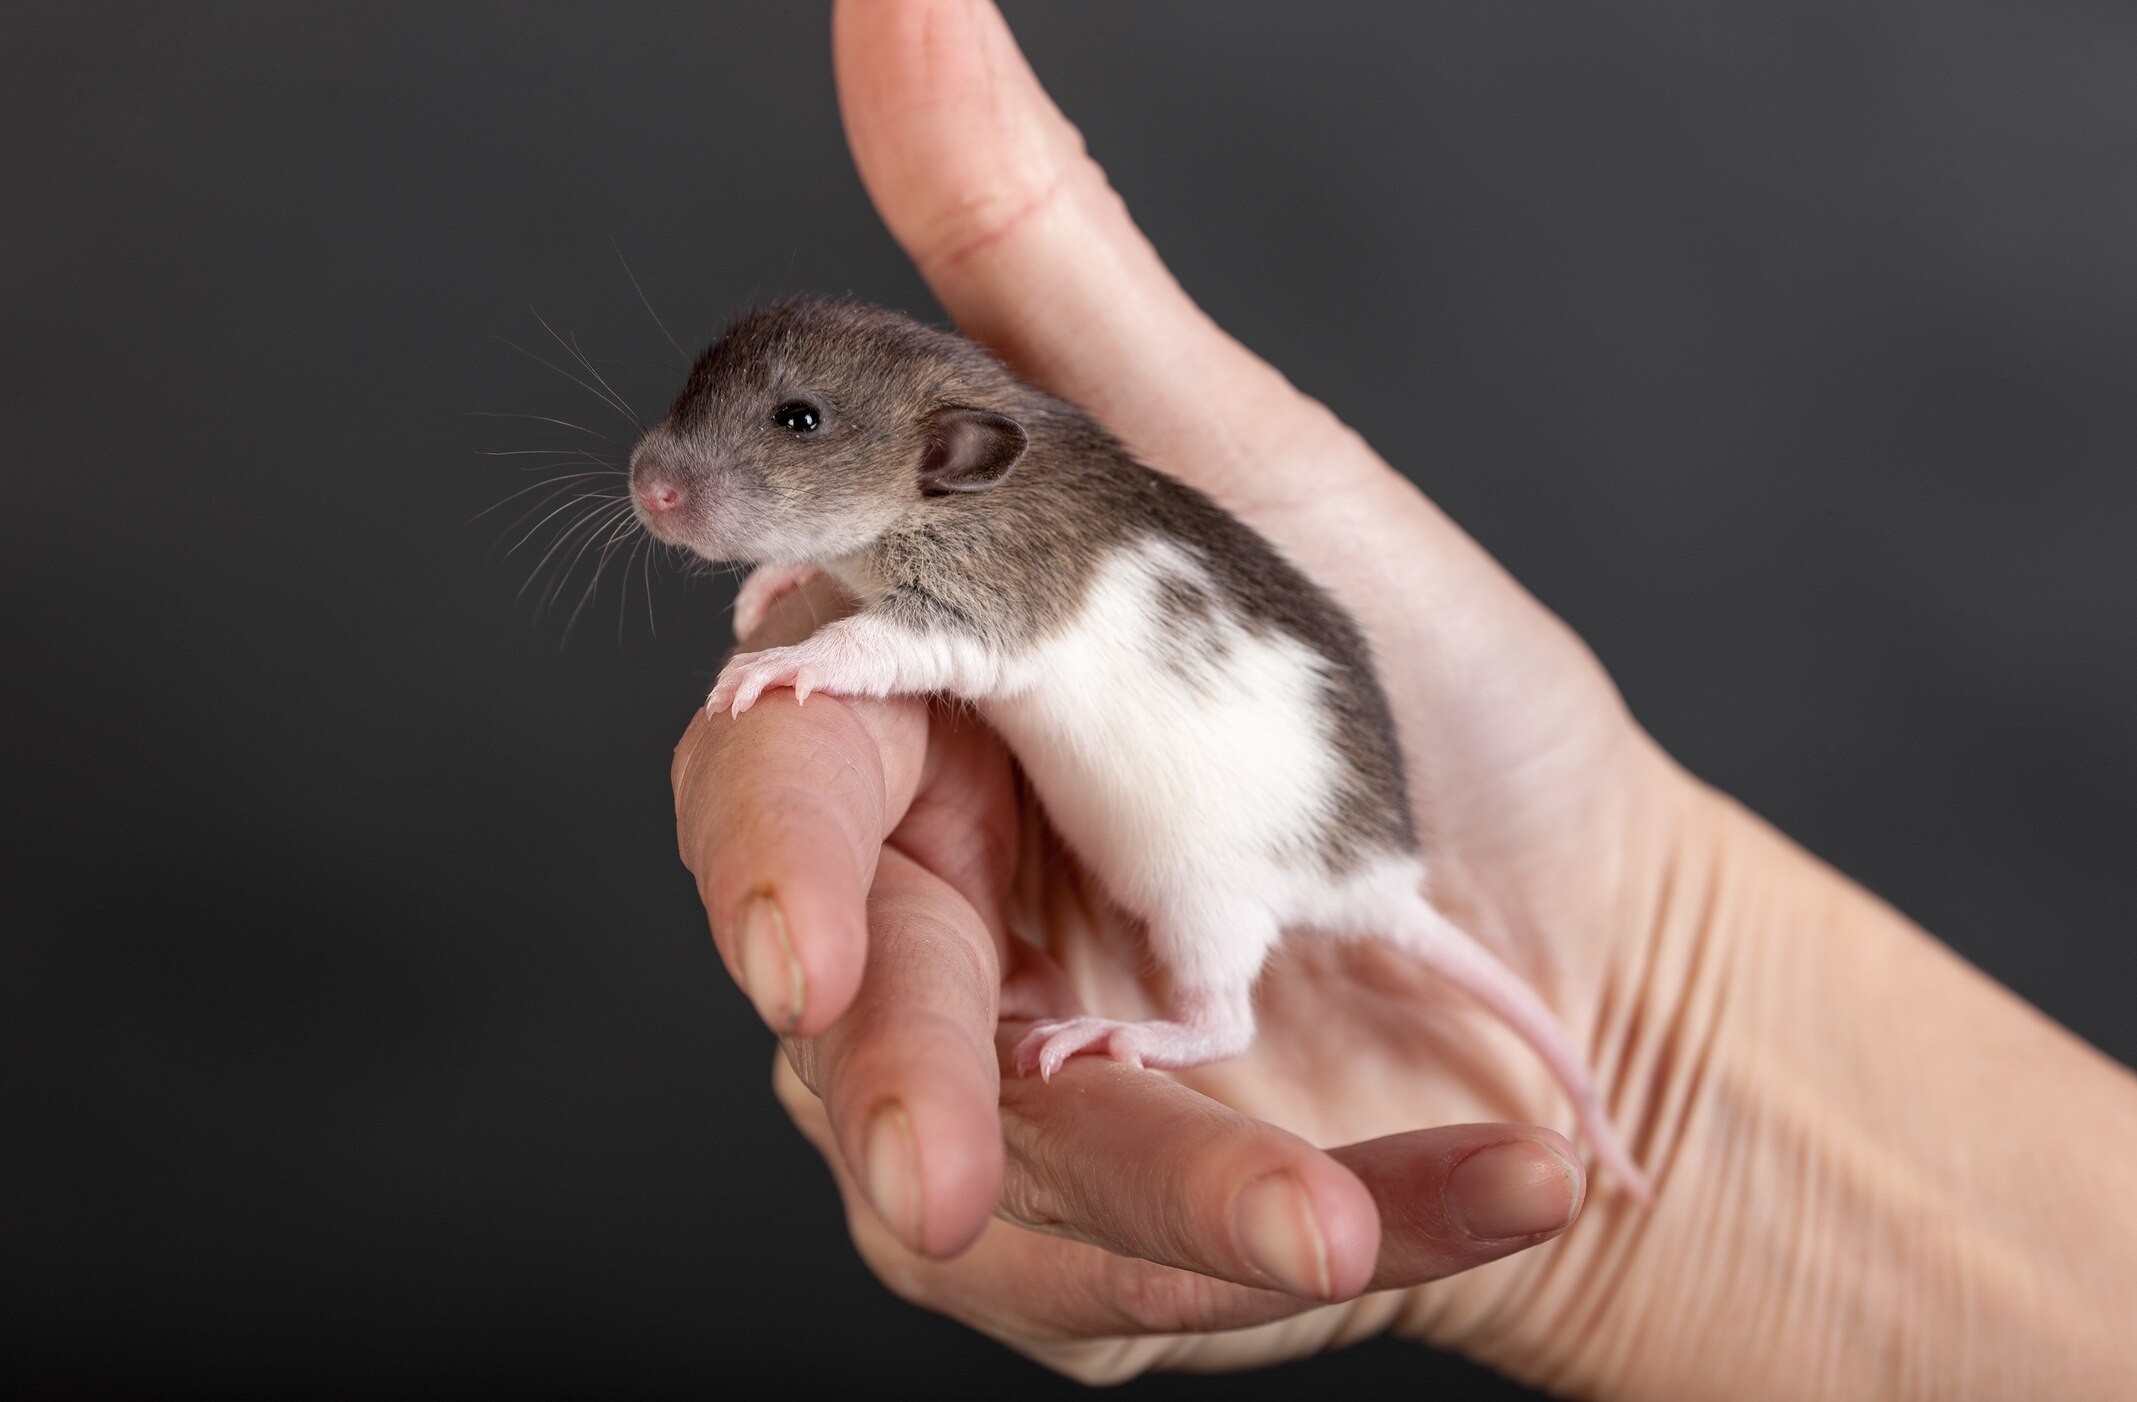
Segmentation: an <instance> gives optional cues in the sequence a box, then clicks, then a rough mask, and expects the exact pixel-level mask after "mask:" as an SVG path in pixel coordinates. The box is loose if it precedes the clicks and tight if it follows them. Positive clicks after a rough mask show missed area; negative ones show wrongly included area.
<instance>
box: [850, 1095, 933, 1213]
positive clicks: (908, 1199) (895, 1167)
mask: <svg viewBox="0 0 2137 1402" xmlns="http://www.w3.org/2000/svg"><path fill="white" fill-rule="evenodd" d="M861 1145H862V1147H861V1157H862V1159H863V1161H864V1162H863V1168H862V1173H863V1174H864V1175H865V1177H866V1178H867V1180H868V1201H869V1202H870V1203H871V1204H872V1205H873V1206H874V1207H875V1209H876V1216H878V1217H880V1218H882V1219H883V1225H884V1226H886V1227H888V1228H890V1229H891V1232H892V1233H893V1234H894V1235H896V1237H897V1238H898V1240H900V1241H902V1242H904V1243H905V1244H906V1245H907V1246H915V1245H917V1244H918V1243H919V1241H920V1162H919V1159H918V1157H917V1156H916V1155H915V1153H914V1151H913V1121H912V1117H911V1116H909V1115H907V1114H906V1113H905V1107H904V1106H903V1105H900V1104H899V1103H898V1102H897V1101H895V1100H892V1101H889V1102H887V1103H885V1104H884V1105H882V1106H880V1107H879V1108H878V1109H877V1110H876V1112H875V1113H874V1114H873V1115H870V1116H869V1117H868V1129H867V1130H866V1132H865V1137H864V1138H863V1139H862V1140H861Z"/></svg>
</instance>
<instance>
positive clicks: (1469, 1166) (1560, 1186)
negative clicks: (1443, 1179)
mask: <svg viewBox="0 0 2137 1402" xmlns="http://www.w3.org/2000/svg"><path fill="white" fill-rule="evenodd" d="M1446 1202H1447V1215H1448V1216H1449V1217H1451V1218H1453V1220H1454V1222H1455V1224H1456V1225H1458V1226H1460V1227H1461V1228H1462V1230H1464V1231H1466V1232H1468V1233H1469V1235H1470V1236H1471V1237H1473V1238H1475V1239H1476V1240H1478V1241H1505V1240H1507V1239H1509V1238H1511V1237H1523V1236H1535V1235H1536V1234H1537V1233H1539V1232H1555V1231H1560V1230H1562V1229H1563V1228H1565V1227H1566V1226H1567V1224H1569V1223H1570V1222H1572V1220H1573V1211H1574V1209H1575V1208H1576V1207H1578V1206H1579V1205H1580V1192H1579V1190H1578V1189H1577V1188H1576V1187H1575V1173H1574V1169H1573V1165H1572V1164H1570V1163H1567V1162H1566V1161H1565V1159H1563V1158H1562V1157H1560V1156H1559V1155H1558V1154H1557V1153H1556V1152H1554V1151H1553V1150H1551V1149H1549V1148H1547V1147H1546V1146H1544V1145H1542V1144H1538V1143H1536V1142H1535V1141H1534V1140H1529V1139H1516V1140H1512V1141H1510V1142H1508V1143H1505V1144H1494V1145H1492V1146H1491V1147H1490V1148H1488V1149H1479V1150H1477V1151H1476V1152H1475V1153H1474V1154H1471V1155H1470V1156H1469V1157H1468V1158H1466V1159H1463V1160H1462V1161H1461V1162H1460V1163H1458V1164H1456V1165H1455V1166H1454V1171H1453V1172H1452V1173H1450V1174H1448V1175H1447V1189H1446Z"/></svg>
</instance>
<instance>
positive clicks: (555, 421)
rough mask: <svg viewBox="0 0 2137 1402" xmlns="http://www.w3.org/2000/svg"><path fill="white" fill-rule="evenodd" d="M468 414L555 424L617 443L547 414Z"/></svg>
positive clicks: (479, 411)
mask: <svg viewBox="0 0 2137 1402" xmlns="http://www.w3.org/2000/svg"><path fill="white" fill-rule="evenodd" d="M467 412H468V413H469V415H471V416H472V417H474V418H478V419H533V420H534V421H535V422H536V423H545V424H555V425H556V426H557V427H558V428H569V429H574V430H576V431H578V432H580V433H583V434H586V435H587V436H589V437H592V438H598V439H600V440H601V441H602V442H603V443H613V442H615V441H616V440H615V439H613V438H610V437H609V436H608V435H607V434H605V433H595V432H594V431H593V430H592V429H590V428H588V427H587V426H586V425H585V424H575V423H572V422H571V421H570V420H568V419H552V418H550V417H549V416H548V415H547V414H503V413H498V412H496V411H495V410H490V409H470V410H468V411H467Z"/></svg>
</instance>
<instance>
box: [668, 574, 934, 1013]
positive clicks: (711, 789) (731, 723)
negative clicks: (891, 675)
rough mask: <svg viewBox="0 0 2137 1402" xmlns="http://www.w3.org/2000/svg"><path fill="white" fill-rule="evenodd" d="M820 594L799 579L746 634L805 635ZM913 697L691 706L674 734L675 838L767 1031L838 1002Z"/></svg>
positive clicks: (853, 979) (923, 717) (852, 968)
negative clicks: (740, 711) (708, 710)
mask: <svg viewBox="0 0 2137 1402" xmlns="http://www.w3.org/2000/svg"><path fill="white" fill-rule="evenodd" d="M829 602H830V599H829V598H828V597H827V595H826V594H824V593H822V592H815V591H811V590H804V591H802V592H801V593H799V594H796V595H790V596H789V597H788V598H786V599H784V600H782V601H781V604H780V606H778V607H776V608H774V609H773V611H772V614H771V616H770V617H769V618H767V620H766V622H765V626H764V627H763V628H762V629H760V630H759V632H758V634H757V636H756V638H754V639H753V640H752V642H753V645H758V646H764V645H774V644H777V643H780V642H785V641H790V640H792V639H795V638H798V637H800V636H803V635H805V634H806V633H807V632H808V631H809V626H810V625H811V624H812V622H813V616H815V615H818V614H820V613H821V612H822V611H823V610H824V609H825V607H826V605H827V604H828V603H829ZM927 749H928V746H927V711H926V706H925V704H924V703H923V702H922V701H920V700H919V699H917V698H912V697H892V698H888V699H884V700H865V699H854V700H846V699H843V698H840V697H836V696H825V695H822V694H819V695H817V696H815V697H813V698H812V700H811V704H809V705H807V706H802V705H798V704H796V703H795V701H794V697H793V693H791V692H785V691H782V692H775V693H773V694H772V695H770V696H768V697H766V698H765V700H764V701H763V702H762V703H761V704H759V705H758V706H756V707H755V708H753V709H752V710H750V711H749V712H748V713H746V714H744V715H743V716H741V717H739V718H730V717H727V716H708V715H706V714H705V713H704V711H703V710H702V709H700V710H699V712H698V714H697V717H696V719H694V720H693V721H692V722H691V724H690V728H689V729H688V730H687V731H685V732H684V733H683V738H682V742H681V743H680V744H679V745H677V746H676V750H675V762H674V765H673V766H672V768H671V770H670V779H671V781H672V783H673V785H674V789H675V822H676V840H677V845H678V846H679V848H680V850H681V854H682V859H683V865H684V866H686V867H688V868H689V869H690V871H691V872H692V874H693V875H695V876H696V878H697V887H698V896H699V898H700V899H701V900H702V901H703V902H704V904H705V913H706V916H707V918H708V919H709V920H710V921H711V924H712V938H713V943H714V944H715V945H716V946H717V947H718V948H719V951H720V957H721V959H722V960H723V961H724V962H725V963H726V965H727V971H728V973H729V974H731V975H732V976H733V977H734V979H735V982H736V983H738V984H740V985H741V987H742V990H743V992H745V993H747V994H748V995H749V999H750V1002H751V1003H753V1004H754V1005H755V1006H756V1009H757V1013H758V1015H759V1016H760V1017H762V1018H763V1019H764V1020H765V1022H766V1023H767V1024H768V1025H770V1027H771V1028H772V1030H773V1031H775V1032H779V1033H782V1034H786V1035H795V1036H804V1037H806V1036H813V1035H815V1034H816V1033H819V1032H821V1031H823V1030H824V1029H825V1028H826V1027H828V1026H829V1025H830V1024H831V1022H832V1021H833V1019H835V1018H837V1017H838V1015H839V1014H840V1013H841V1012H843V1011H845V1009H846V1006H847V1005H848V1004H849V1003H851V1002H852V1001H853V996H854V992H855V990H856V989H857V988H858V987H859V986H860V980H861V970H862V966H863V964H864V963H865V961H866V958H867V950H868V926H867V911H866V905H867V897H868V889H869V886H870V884H871V883H872V882H873V881H874V880H875V871H876V861H877V858H878V857H879V856H880V855H881V853H882V849H883V840H884V838H885V836H887V835H888V834H889V832H890V831H891V829H893V828H894V827H896V826H897V824H898V822H899V820H900V819H901V818H902V817H904V815H905V812H906V810H907V808H909V807H910V806H911V804H912V801H913V796H914V794H915V793H917V792H918V791H919V789H920V786H921V783H922V781H923V779H924V770H925V768H926V764H927Z"/></svg>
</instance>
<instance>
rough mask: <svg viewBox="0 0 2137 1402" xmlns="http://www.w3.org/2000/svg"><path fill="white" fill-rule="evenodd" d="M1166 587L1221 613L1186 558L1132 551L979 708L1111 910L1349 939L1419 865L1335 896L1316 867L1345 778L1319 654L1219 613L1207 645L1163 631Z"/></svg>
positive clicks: (1391, 868) (1155, 545) (1343, 886)
mask: <svg viewBox="0 0 2137 1402" xmlns="http://www.w3.org/2000/svg"><path fill="white" fill-rule="evenodd" d="M1169 579H1178V580H1185V581H1188V582H1191V583H1193V584H1194V585H1196V586H1197V587H1198V588H1200V589H1201V590H1202V591H1203V592H1204V593H1205V595H1206V596H1207V597H1210V598H1212V599H1215V600H1219V601H1220V608H1221V599H1222V596H1221V595H1218V594H1217V593H1216V592H1215V590H1214V589H1213V588H1212V587H1211V586H1210V583H1209V581H1208V579H1207V577H1206V574H1205V572H1204V571H1203V570H1202V569H1201V567H1200V566H1199V565H1197V564H1196V563H1195V561H1194V560H1193V559H1192V558H1191V557H1189V556H1188V555H1187V554H1186V553H1185V552H1184V551H1182V550H1180V549H1179V548H1178V547H1176V546H1171V545H1168V544H1165V543H1163V542H1158V541H1148V542H1144V543H1142V544H1139V545H1138V546H1136V547H1135V548H1133V549H1126V550H1122V551H1121V552H1120V553H1118V554H1117V555H1116V556H1115V557H1114V558H1113V559H1112V560H1110V561H1109V562H1108V563H1107V564H1106V565H1105V566H1104V567H1103V568H1102V569H1101V570H1100V572H1099V574H1098V576H1097V578H1096V579H1094V580H1093V581H1092V586H1091V589H1090V592H1089V594H1088V596H1087V599H1086V602H1085V606H1084V610H1083V613H1082V614H1081V616H1080V617H1079V618H1078V620H1077V622H1076V624H1075V626H1073V627H1071V628H1070V629H1068V630H1066V631H1065V632H1064V633H1063V634H1061V635H1060V636H1058V637H1056V638H1053V639H1050V640H1048V641H1046V642H1044V643H1041V644H1039V645H1038V646H1037V647H1035V648H1034V649H1033V651H1032V652H1031V653H1030V654H1028V655H1026V656H1024V657H1020V658H1018V659H1017V661H1016V663H1015V665H1014V669H1013V670H1014V672H1015V674H1016V677H1017V684H1016V685H1015V686H1014V687H1013V688H1012V689H1011V694H1009V695H1007V696H998V697H997V698H995V699H991V700H988V701H986V702H983V703H982V705H981V710H982V712H983V713H984V714H985V715H986V717H987V719H988V720H989V722H990V723H992V724H993V725H994V727H995V728H996V729H997V730H998V731H1000V732H1001V734H1002V736H1003V737H1004V738H1005V739H1006V740H1007V741H1008V742H1009V746H1010V748H1011V749H1012V750H1014V751H1015V752H1016V755H1017V757H1018V759H1019V760H1020V761H1021V762H1022V764H1023V766H1024V769H1025V772H1026V774H1027V775H1028V776H1029V777H1030V779H1031V781H1032V784H1033V786H1034V787H1035V788H1036V789H1037V791H1038V794H1039V797H1040V799H1041V800H1042V801H1043V802H1044V804H1045V805H1046V809H1047V813H1048V815H1049V816H1050V817H1051V818H1052V820H1053V822H1054V824H1055V826H1056V827H1058V828H1059V829H1060V831H1061V834H1062V836H1063V837H1064V838H1066V839H1067V840H1068V843H1069V845H1070V846H1071V847H1072V848H1074V849H1075V851H1076V852H1077V854H1078V855H1079V856H1081V857H1082V858H1083V859H1084V861H1085V862H1086V863H1088V864H1089V865H1090V866H1091V867H1092V868H1093V870H1094V871H1095V872H1096V874H1097V875H1098V877H1099V879H1100V881H1101V882H1102V883H1103V884H1104V885H1105V887H1106V888H1107V890H1108V891H1109V892H1111V894H1112V895H1113V896H1114V897H1115V898H1116V899H1117V900H1119V901H1120V902H1121V903H1122V904H1123V905H1125V906H1127V907H1128V908H1129V909H1131V910H1133V911H1135V912H1136V913H1137V914H1140V915H1143V916H1146V917H1150V918H1153V919H1159V920H1162V919H1164V918H1165V917H1166V916H1177V915H1185V914H1186V913H1187V910H1188V909H1194V910H1197V911H1198V912H1203V913H1205V918H1207V913H1208V912H1210V911H1211V910H1212V908H1213V907H1216V908H1224V909H1229V910H1231V911H1234V912H1236V913H1237V914H1238V915H1239V916H1240V917H1243V918H1251V915H1250V913H1253V914H1260V915H1262V917H1263V918H1265V919H1266V918H1270V917H1273V921H1274V923H1275V924H1277V925H1290V924H1295V923H1313V924H1323V925H1339V926H1353V927H1354V925H1353V922H1354V920H1355V919H1356V918H1357V917H1358V916H1364V917H1365V918H1366V919H1367V920H1374V918H1375V917H1376V916H1378V915H1379V914H1380V912H1381V911H1382V910H1384V909H1385V906H1384V905H1383V904H1382V903H1383V902H1384V901H1385V899H1386V898H1387V896H1388V895H1389V894H1391V888H1395V889H1403V890H1406V891H1408V892H1412V893H1414V892H1415V891H1416V890H1417V884H1418V882H1419V880H1420V879H1421V877H1422V870H1421V867H1420V865H1419V864H1418V862H1417V861H1416V859H1415V858H1414V857H1412V856H1409V855H1408V854H1393V853H1391V854H1389V857H1390V858H1391V859H1393V860H1382V861H1375V862H1371V863H1368V864H1367V866H1366V868H1365V869H1364V870H1361V871H1359V872H1357V873H1356V874H1355V876H1353V877H1350V878H1346V879H1343V880H1340V881H1338V880H1333V879H1332V878H1331V877H1330V876H1329V875H1328V873H1327V871H1326V869H1325V867H1324V866H1323V864H1322V857H1321V851H1320V843H1321V835H1322V833H1323V832H1324V831H1325V830H1326V827H1327V824H1328V823H1329V822H1330V821H1331V820H1332V818H1333V815H1334V810H1335V798H1336V793H1337V786H1338V784H1339V783H1340V782H1341V780H1342V771H1341V760H1340V758H1339V755H1338V753H1337V751H1336V749H1335V747H1334V745H1333V743H1332V741H1333V737H1332V736H1330V734H1329V727H1330V726H1331V725H1332V724H1333V720H1332V717H1331V716H1330V713H1329V711H1328V709H1327V707H1326V706H1324V705H1323V704H1321V701H1320V694H1321V687H1322V685H1323V666H1324V663H1323V661H1322V659H1321V657H1320V655H1319V654H1318V653H1316V652H1315V651H1314V650H1313V649H1311V648H1309V647H1307V646H1306V645H1304V644H1303V643H1301V642H1299V641H1298V640H1296V639H1294V638H1290V637H1287V636H1285V635H1284V634H1282V633H1280V632H1275V631H1273V630H1265V631H1264V632H1262V633H1260V634H1257V633H1254V632H1250V631H1249V630H1248V629H1246V628H1245V627H1243V626H1242V625H1241V624H1240V623H1239V622H1238V620H1237V619H1235V618H1231V617H1227V616H1224V615H1223V614H1222V613H1221V612H1220V613H1219V614H1218V615H1217V616H1215V617H1214V618H1212V619H1211V620H1210V621H1209V623H1208V626H1207V628H1206V629H1205V630H1204V636H1205V637H1206V638H1207V639H1208V641H1207V642H1195V641H1186V640H1184V639H1183V636H1182V635H1181V634H1179V633H1176V632H1168V630H1167V629H1166V628H1165V626H1164V616H1163V614H1162V612H1161V610H1163V609H1164V608H1166V607H1167V605H1166V604H1165V603H1163V602H1162V588H1163V586H1164V585H1165V583H1166V581H1167V580H1169ZM1193 636H1194V635H1193V633H1189V634H1187V635H1186V638H1190V639H1191V638H1192V637H1193ZM1183 648H1188V649H1192V651H1188V652H1183ZM1183 661H1184V664H1185V665H1184V666H1183V665H1182V663H1183ZM1361 886H1367V887H1370V888H1372V894H1371V895H1370V896H1368V894H1367V892H1366V891H1365V890H1361V889H1359V888H1360V887H1361ZM1361 898H1363V899H1361ZM1183 907H1184V908H1183ZM1371 907H1377V908H1378V909H1373V910H1372V911H1371V913H1370V914H1368V913H1367V908H1371ZM1271 933H1273V931H1272V932H1271Z"/></svg>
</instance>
